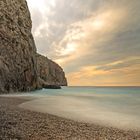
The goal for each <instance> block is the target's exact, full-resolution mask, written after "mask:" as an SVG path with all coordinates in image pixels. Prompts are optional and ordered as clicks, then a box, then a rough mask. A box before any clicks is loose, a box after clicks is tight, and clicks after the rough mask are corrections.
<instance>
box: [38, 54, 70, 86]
mask: <svg viewBox="0 0 140 140" xmlns="http://www.w3.org/2000/svg"><path fill="white" fill-rule="evenodd" d="M37 69H38V77H39V81H40V85H41V86H42V85H43V87H46V88H58V87H59V86H67V80H66V77H65V73H64V71H63V69H62V68H61V67H60V66H59V65H58V64H56V63H55V62H53V61H52V60H50V59H48V58H47V57H45V56H42V55H39V54H37Z"/></svg>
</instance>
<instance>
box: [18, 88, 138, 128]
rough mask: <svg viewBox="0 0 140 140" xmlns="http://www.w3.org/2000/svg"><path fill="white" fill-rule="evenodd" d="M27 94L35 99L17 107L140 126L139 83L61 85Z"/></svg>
mask: <svg viewBox="0 0 140 140" xmlns="http://www.w3.org/2000/svg"><path fill="white" fill-rule="evenodd" d="M24 96H25V95H24ZM26 96H27V95H26ZM28 96H32V97H34V99H33V100H32V101H29V102H25V103H23V104H21V105H20V107H23V108H26V109H31V110H34V111H39V112H44V113H50V114H54V115H57V116H60V117H64V118H68V119H72V120H76V121H82V122H87V123H97V124H102V125H108V126H113V127H118V128H123V129H139V130H140V87H63V88H62V89H61V90H60V89H58V90H53V89H42V90H39V91H34V92H31V93H29V94H28Z"/></svg>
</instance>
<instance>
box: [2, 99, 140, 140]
mask: <svg viewBox="0 0 140 140" xmlns="http://www.w3.org/2000/svg"><path fill="white" fill-rule="evenodd" d="M28 100H29V99H21V98H15V97H14V98H8V97H0V140H9V139H10V140H140V132H139V131H132V130H131V131H130V130H121V129H117V128H112V127H104V126H100V125H94V124H88V123H82V122H76V121H72V120H68V119H64V118H61V117H57V116H54V115H50V114H47V113H38V112H34V111H29V110H25V109H22V108H20V107H19V106H18V105H19V104H21V103H23V102H25V101H28Z"/></svg>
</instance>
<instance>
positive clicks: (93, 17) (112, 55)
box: [28, 0, 140, 85]
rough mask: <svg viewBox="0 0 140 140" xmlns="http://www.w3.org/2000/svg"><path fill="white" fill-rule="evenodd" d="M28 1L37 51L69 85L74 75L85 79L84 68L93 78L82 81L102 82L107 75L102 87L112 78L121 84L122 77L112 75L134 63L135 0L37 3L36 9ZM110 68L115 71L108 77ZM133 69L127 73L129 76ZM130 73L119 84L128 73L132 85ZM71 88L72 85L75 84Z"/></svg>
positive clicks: (138, 46)
mask: <svg viewBox="0 0 140 140" xmlns="http://www.w3.org/2000/svg"><path fill="white" fill-rule="evenodd" d="M28 1H30V9H31V12H32V19H33V34H34V37H35V41H36V45H37V50H38V52H39V53H41V54H43V55H47V56H48V57H49V58H51V59H53V60H54V61H56V62H58V63H59V64H60V65H61V66H63V68H64V70H65V71H66V74H67V76H68V79H69V81H74V79H76V77H75V75H78V73H79V72H80V74H79V75H81V77H80V78H81V79H85V78H82V77H86V75H84V72H85V73H87V74H88V73H92V72H90V71H88V70H87V69H86V68H89V67H90V68H91V67H92V68H94V70H93V71H96V72H98V73H99V74H98V75H96V78H95V77H93V76H90V77H88V78H87V79H88V80H86V81H85V82H86V83H92V84H93V83H94V84H96V85H97V84H98V85H100V84H103V82H102V81H105V79H106V78H107V77H108V76H107V72H109V74H111V76H109V77H108V78H110V79H109V80H108V85H109V84H111V80H112V81H113V79H114V82H113V84H115V80H116V84H118V83H117V82H119V79H118V77H119V78H120V83H121V77H120V76H123V75H122V74H121V73H118V71H120V70H121V71H123V70H124V69H127V67H133V66H134V64H135V66H136V65H138V64H139V62H140V59H139V56H140V41H139V38H140V24H139V23H140V14H139V7H140V1H138V0H133V1H132V0H121V1H115V0H108V1H106V0H86V1H84V0H71V1H67V0H47V1H45V0H40V3H41V4H40V5H39V6H38V7H37V5H38V4H39V3H36V2H37V1H36V2H35V3H36V4H35V3H34V4H33V5H32V3H33V2H34V1H33V0H28ZM40 7H41V8H40ZM83 68H84V70H83ZM138 68H139V67H138ZM85 69H86V70H85ZM90 70H91V71H92V69H90ZM111 70H112V71H116V72H114V73H113V74H112V73H110V71H111ZM133 70H134V69H133V68H132V69H131V70H130V73H134V72H133ZM134 71H135V70H134ZM102 72H103V74H101V73H102ZM130 73H125V74H124V73H123V74H124V76H123V77H125V78H124V79H126V83H125V81H123V82H122V84H129V82H128V81H129V80H127V76H128V77H130V75H131V78H132V79H135V80H130V83H131V81H133V82H134V83H135V84H136V83H137V82H138V81H137V80H136V76H134V75H133V74H130ZM100 74H101V76H102V78H101V76H100ZM109 74H108V75H109ZM137 74H138V73H137ZM137 77H138V76H137ZM94 78H95V79H98V82H95V80H94ZM131 78H130V79H131ZM71 79H72V80H71ZM103 79H104V80H103ZM79 81H80V79H79ZM90 81H94V82H90ZM136 81H137V82H136ZM85 82H84V83H85ZM139 83H140V81H139ZM71 84H72V83H71ZM74 84H78V80H77V81H76V80H75V83H74ZM106 84H107V83H106ZM131 84H133V83H131Z"/></svg>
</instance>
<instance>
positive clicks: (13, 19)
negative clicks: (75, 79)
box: [0, 0, 66, 93]
mask: <svg viewBox="0 0 140 140" xmlns="http://www.w3.org/2000/svg"><path fill="white" fill-rule="evenodd" d="M31 28H32V22H31V18H30V13H29V10H28V6H27V3H26V0H0V93H3V92H16V91H30V90H34V89H36V88H38V87H40V88H42V86H43V84H40V83H41V81H42V82H44V81H45V84H46V83H48V84H49V85H50V84H59V85H66V79H65V78H64V72H63V71H62V69H61V68H60V67H59V66H58V65H57V64H55V63H54V62H52V61H49V60H48V59H47V58H44V57H41V56H40V57H38V70H39V72H37V60H36V59H37V57H36V47H35V43H34V39H33V36H32V34H31ZM38 79H39V80H38Z"/></svg>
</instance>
